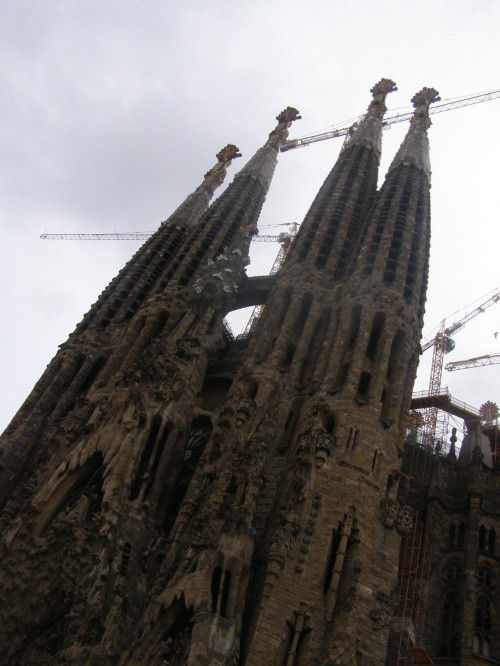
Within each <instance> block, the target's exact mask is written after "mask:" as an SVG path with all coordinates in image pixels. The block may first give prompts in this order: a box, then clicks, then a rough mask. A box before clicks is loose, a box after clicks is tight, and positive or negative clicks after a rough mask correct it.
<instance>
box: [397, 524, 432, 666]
mask: <svg viewBox="0 0 500 666" xmlns="http://www.w3.org/2000/svg"><path fill="white" fill-rule="evenodd" d="M430 556H431V549H430V546H429V544H428V543H427V537H426V535H425V532H424V526H423V523H422V522H421V521H420V520H419V518H418V515H417V516H415V520H414V523H413V528H412V531H411V533H410V534H408V535H407V536H403V537H402V540H401V553H400V559H399V572H398V595H397V599H396V610H395V613H394V618H393V622H392V626H391V628H390V632H389V642H388V646H387V658H386V666H403V665H404V666H410V665H411V664H415V663H417V664H430V663H432V661H431V659H430V657H429V655H428V654H427V651H426V649H425V647H424V645H423V632H424V621H425V609H426V600H427V583H428V580H429V572H430Z"/></svg>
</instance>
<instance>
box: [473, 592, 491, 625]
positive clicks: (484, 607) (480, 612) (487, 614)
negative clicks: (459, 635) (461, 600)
mask: <svg viewBox="0 0 500 666" xmlns="http://www.w3.org/2000/svg"><path fill="white" fill-rule="evenodd" d="M490 606H491V604H490V600H489V599H488V597H484V596H481V597H478V600H477V603H476V613H475V616H474V625H475V627H476V629H483V631H491V608H490Z"/></svg>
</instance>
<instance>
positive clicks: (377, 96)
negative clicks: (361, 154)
mask: <svg viewBox="0 0 500 666" xmlns="http://www.w3.org/2000/svg"><path fill="white" fill-rule="evenodd" d="M396 90H397V87H396V84H395V83H394V81H391V79H380V81H379V82H378V83H376V84H375V85H374V86H373V88H372V89H371V90H370V92H371V94H372V96H373V99H372V101H371V102H370V105H369V106H368V110H367V112H366V115H365V117H364V118H363V120H362V121H361V122H360V124H359V126H358V128H357V129H356V130H355V131H354V133H353V134H352V136H351V137H350V138H349V139H348V141H347V142H346V144H345V148H347V147H348V146H353V145H365V146H370V147H371V148H373V149H374V150H376V151H377V153H378V154H379V155H380V153H381V151H382V119H383V117H384V115H385V112H386V111H387V106H386V105H385V100H386V97H387V95H388V94H389V93H391V92H395V91H396Z"/></svg>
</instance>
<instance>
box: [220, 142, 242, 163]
mask: <svg viewBox="0 0 500 666" xmlns="http://www.w3.org/2000/svg"><path fill="white" fill-rule="evenodd" d="M239 150H240V149H239V148H238V147H237V146H235V145H234V143H228V144H227V146H226V147H225V148H223V149H222V150H221V151H220V152H219V153H217V155H216V156H215V157H216V158H217V160H218V161H219V162H230V161H231V160H234V159H235V158H236V157H241V153H240V152H239Z"/></svg>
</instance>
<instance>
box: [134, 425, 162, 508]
mask: <svg viewBox="0 0 500 666" xmlns="http://www.w3.org/2000/svg"><path fill="white" fill-rule="evenodd" d="M160 427H161V417H160V416H158V415H156V416H154V417H153V418H152V420H151V427H150V429H149V437H148V440H147V442H146V446H145V447H144V451H143V453H142V458H141V462H140V464H139V469H138V470H137V474H136V475H135V480H134V483H133V484H132V487H131V489H130V496H129V499H130V500H131V501H133V500H135V499H137V498H138V497H139V493H140V492H141V486H142V482H143V479H144V474H145V472H146V469H147V468H148V465H149V461H150V459H151V455H152V453H153V449H154V446H155V443H156V439H157V437H158V433H159V432H160Z"/></svg>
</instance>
